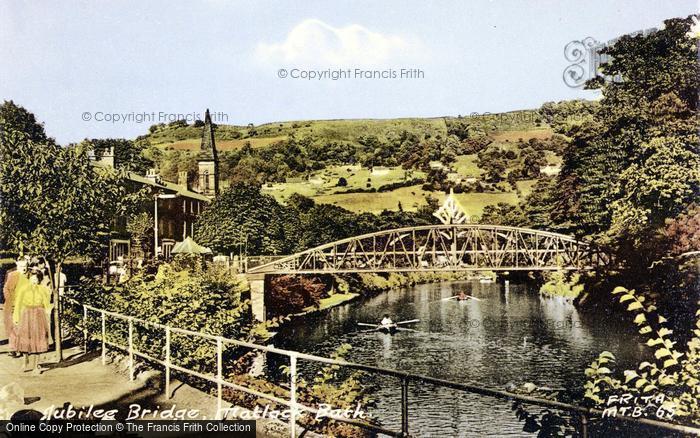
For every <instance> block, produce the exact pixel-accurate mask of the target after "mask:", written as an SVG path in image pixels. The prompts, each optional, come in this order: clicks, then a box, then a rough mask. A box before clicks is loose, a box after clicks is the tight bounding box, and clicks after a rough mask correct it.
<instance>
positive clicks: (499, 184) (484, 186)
mask: <svg viewBox="0 0 700 438" xmlns="http://www.w3.org/2000/svg"><path fill="white" fill-rule="evenodd" d="M201 129H202V128H201V126H200V124H199V123H198V124H195V125H187V124H185V123H184V122H175V123H171V124H169V125H155V126H152V127H151V129H150V130H149V133H148V134H147V135H146V136H144V137H142V139H144V140H147V142H148V144H150V146H151V149H157V150H158V151H152V152H151V154H150V155H151V156H152V157H155V159H154V161H156V162H157V164H158V165H159V167H160V168H161V173H163V174H164V176H165V177H166V178H168V177H170V178H172V177H173V175H175V174H176V173H175V172H176V171H178V170H183V168H184V169H185V170H187V169H192V168H193V166H194V161H195V157H196V154H197V152H198V150H199V146H200V136H201ZM553 136H555V137H556V135H555V134H553V131H552V129H551V127H550V126H549V125H547V123H546V122H545V121H544V120H543V117H541V116H540V114H539V112H538V111H536V110H524V111H516V112H511V113H503V114H487V115H470V116H457V117H436V118H405V119H386V120H380V119H352V120H303V121H288V122H275V123H266V124H262V125H257V126H254V125H252V124H251V125H247V126H235V125H218V126H216V130H215V137H216V140H217V147H218V149H219V150H220V151H221V154H220V155H221V162H222V165H221V168H222V180H223V181H222V185H223V186H227V185H229V184H231V183H233V182H236V181H250V180H255V181H257V182H258V183H260V184H262V186H263V191H264V192H266V193H268V194H270V195H272V196H274V197H275V198H276V199H278V200H280V201H282V202H285V201H286V200H287V199H288V198H289V196H290V195H291V194H293V193H299V194H301V195H304V196H308V197H311V198H313V199H314V200H316V201H317V202H319V203H329V204H335V205H338V206H341V207H344V208H347V209H349V210H352V211H356V212H360V211H369V212H374V213H378V212H380V211H382V210H384V209H390V210H396V209H398V208H402V209H404V210H415V209H417V208H419V207H420V206H422V205H425V204H426V202H427V197H433V198H437V199H439V200H440V199H442V198H443V197H444V193H445V192H447V191H449V189H454V190H455V192H456V193H457V197H458V199H459V200H460V202H461V203H462V205H463V206H464V207H465V209H466V210H467V211H468V213H469V214H472V215H480V214H481V213H482V212H483V209H484V207H485V206H487V205H496V204H498V203H501V202H503V203H507V204H515V203H517V202H518V201H519V200H521V199H522V198H523V197H524V196H526V195H527V194H528V193H529V192H530V191H531V189H532V187H533V186H534V184H535V183H536V181H537V179H538V178H539V177H540V172H539V170H540V168H541V167H542V166H552V168H553V169H555V170H556V167H557V166H558V165H559V164H560V163H561V157H560V151H559V149H560V145H561V143H562V140H561V139H559V140H557V141H554V140H555V139H553ZM248 146H249V147H248ZM163 170H165V171H164V172H163Z"/></svg>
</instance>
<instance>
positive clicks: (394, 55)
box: [256, 19, 420, 67]
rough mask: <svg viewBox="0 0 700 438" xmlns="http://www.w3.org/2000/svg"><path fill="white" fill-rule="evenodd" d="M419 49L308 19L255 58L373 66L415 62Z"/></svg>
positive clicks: (364, 30)
mask: <svg viewBox="0 0 700 438" xmlns="http://www.w3.org/2000/svg"><path fill="white" fill-rule="evenodd" d="M419 46H420V44H419V43H418V42H417V41H409V40H408V39H406V38H405V37H401V36H398V35H384V34H381V33H379V32H373V31H371V30H369V29H367V28H365V27H363V26H360V25H359V24H351V25H348V26H345V27H333V26H331V25H329V24H326V23H324V22H323V21H321V20H317V19H307V20H304V21H302V22H301V23H299V24H297V25H296V26H294V28H293V29H292V30H291V31H290V32H289V33H288V34H287V37H286V39H285V40H284V41H282V42H280V43H260V44H258V46H257V48H256V55H257V57H258V58H259V59H261V60H263V61H265V62H272V63H277V64H286V65H304V66H323V67H354V66H367V67H374V66H382V65H387V64H388V63H389V62H397V61H402V60H403V61H406V60H410V59H415V56H416V55H417V54H418V53H419V51H420V48H419Z"/></svg>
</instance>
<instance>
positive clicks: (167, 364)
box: [165, 325, 170, 399]
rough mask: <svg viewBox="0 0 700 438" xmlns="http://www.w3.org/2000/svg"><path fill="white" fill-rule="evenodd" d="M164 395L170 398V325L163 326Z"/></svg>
mask: <svg viewBox="0 0 700 438" xmlns="http://www.w3.org/2000/svg"><path fill="white" fill-rule="evenodd" d="M165 397H166V398H168V399H169V398H170V326H169V325H166V326H165Z"/></svg>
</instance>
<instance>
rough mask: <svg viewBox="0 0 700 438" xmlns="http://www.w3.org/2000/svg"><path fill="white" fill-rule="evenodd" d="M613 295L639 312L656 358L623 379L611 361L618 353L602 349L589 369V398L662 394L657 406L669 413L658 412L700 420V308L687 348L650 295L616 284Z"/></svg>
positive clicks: (657, 413) (637, 320) (599, 401)
mask: <svg viewBox="0 0 700 438" xmlns="http://www.w3.org/2000/svg"><path fill="white" fill-rule="evenodd" d="M613 294H615V295H618V298H619V301H620V303H627V311H629V312H631V313H633V314H634V315H635V316H634V323H635V324H636V325H637V326H638V327H639V333H640V334H642V335H645V336H646V337H647V338H648V340H647V342H646V345H647V346H648V347H650V348H652V349H653V351H654V360H653V361H652V362H647V361H644V362H642V363H640V364H639V366H638V367H637V369H636V370H625V371H624V372H623V376H624V379H623V378H619V377H616V376H614V374H613V371H612V370H611V369H610V368H609V367H608V366H605V365H606V364H608V363H610V364H613V363H614V361H615V356H614V355H613V354H612V353H610V352H607V351H604V352H602V353H601V354H600V355H599V356H598V358H597V359H596V360H595V361H594V362H593V364H592V365H591V367H590V368H588V369H586V375H587V376H588V378H589V380H588V382H587V383H586V385H585V389H586V394H585V397H586V398H587V399H589V400H591V401H593V402H594V403H595V405H596V406H598V407H602V408H603V407H605V404H606V401H607V400H608V397H610V396H611V395H617V396H620V395H622V394H624V393H628V394H633V395H634V396H639V397H642V396H647V395H652V396H658V395H660V394H662V395H663V402H662V403H661V404H660V406H659V405H657V406H656V408H658V409H660V410H661V411H663V412H660V411H655V412H654V413H653V415H654V416H656V417H661V419H663V418H664V417H669V414H671V416H672V417H674V418H675V419H676V420H680V421H683V422H688V423H693V424H696V425H700V310H698V311H697V312H696V323H695V328H694V329H693V330H692V336H691V338H690V340H689V341H688V343H687V344H686V348H684V349H682V348H677V347H676V345H677V341H673V340H672V339H673V338H671V336H670V335H672V334H673V330H670V329H668V328H667V327H666V322H667V320H666V318H664V317H663V316H662V315H659V314H658V313H656V307H655V306H653V305H646V304H645V303H644V301H645V300H644V297H642V296H637V294H635V291H634V290H627V289H625V288H623V287H617V288H615V290H613ZM669 418H670V417H669Z"/></svg>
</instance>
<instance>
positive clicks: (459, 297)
mask: <svg viewBox="0 0 700 438" xmlns="http://www.w3.org/2000/svg"><path fill="white" fill-rule="evenodd" d="M449 300H457V301H467V300H476V301H481V299H480V298H477V297H473V296H471V295H467V294H465V293H464V291H460V292H459V294H458V295H453V296H451V297H447V298H443V299H442V300H440V301H449Z"/></svg>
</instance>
